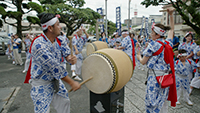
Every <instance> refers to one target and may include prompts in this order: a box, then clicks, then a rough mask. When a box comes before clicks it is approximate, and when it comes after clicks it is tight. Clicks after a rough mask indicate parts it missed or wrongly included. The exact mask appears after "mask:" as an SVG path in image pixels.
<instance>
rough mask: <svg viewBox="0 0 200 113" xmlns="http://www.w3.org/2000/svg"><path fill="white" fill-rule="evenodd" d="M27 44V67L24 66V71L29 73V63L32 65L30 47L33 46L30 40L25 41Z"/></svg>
mask: <svg viewBox="0 0 200 113" xmlns="http://www.w3.org/2000/svg"><path fill="white" fill-rule="evenodd" d="M24 42H25V45H26V47H25V48H26V61H25V65H24V70H25V71H28V67H29V63H30V58H31V55H30V53H29V47H30V46H31V41H30V39H28V38H26V39H25V40H24Z"/></svg>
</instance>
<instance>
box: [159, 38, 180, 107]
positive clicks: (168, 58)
mask: <svg viewBox="0 0 200 113" xmlns="http://www.w3.org/2000/svg"><path fill="white" fill-rule="evenodd" d="M157 42H159V43H160V44H162V46H163V47H164V60H165V62H166V64H170V68H171V71H172V75H173V82H174V83H173V84H172V85H171V86H170V87H169V94H168V99H167V100H169V101H171V106H173V107H175V106H176V102H177V92H176V79H175V70H174V58H173V56H174V52H173V50H172V47H171V46H170V45H169V42H167V41H165V43H166V44H164V43H163V42H161V41H157ZM162 46H161V48H163V47H162ZM158 51H160V49H159V50H158ZM161 52H162V51H160V53H161ZM155 53H156V52H155ZM160 53H158V52H157V55H158V54H160Z"/></svg>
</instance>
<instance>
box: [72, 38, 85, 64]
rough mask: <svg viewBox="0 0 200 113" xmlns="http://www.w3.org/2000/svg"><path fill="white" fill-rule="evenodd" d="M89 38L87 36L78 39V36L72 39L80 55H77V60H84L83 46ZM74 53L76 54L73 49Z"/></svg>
mask: <svg viewBox="0 0 200 113" xmlns="http://www.w3.org/2000/svg"><path fill="white" fill-rule="evenodd" d="M87 40H88V39H87V38H86V36H84V37H78V35H76V36H74V37H73V39H72V45H73V46H74V45H76V47H77V49H78V51H79V54H77V55H76V57H77V59H80V60H83V56H82V54H81V51H82V50H83V46H84V45H85V44H86V42H87ZM73 52H74V53H75V49H74V48H73Z"/></svg>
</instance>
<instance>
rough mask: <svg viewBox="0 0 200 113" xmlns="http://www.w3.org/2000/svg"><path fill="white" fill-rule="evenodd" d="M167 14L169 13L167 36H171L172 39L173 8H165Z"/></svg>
mask: <svg viewBox="0 0 200 113" xmlns="http://www.w3.org/2000/svg"><path fill="white" fill-rule="evenodd" d="M167 11H168V14H169V15H170V27H171V29H170V30H169V32H168V37H167V38H171V39H172V40H173V38H174V37H173V33H174V17H173V12H174V8H168V9H167Z"/></svg>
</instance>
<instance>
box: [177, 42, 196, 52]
mask: <svg viewBox="0 0 200 113" xmlns="http://www.w3.org/2000/svg"><path fill="white" fill-rule="evenodd" d="M195 48H196V43H192V42H189V43H188V44H187V43H185V42H184V43H182V44H180V45H179V46H178V50H180V49H185V50H186V51H187V54H188V55H189V54H190V53H191V52H193V51H194V49H195Z"/></svg>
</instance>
